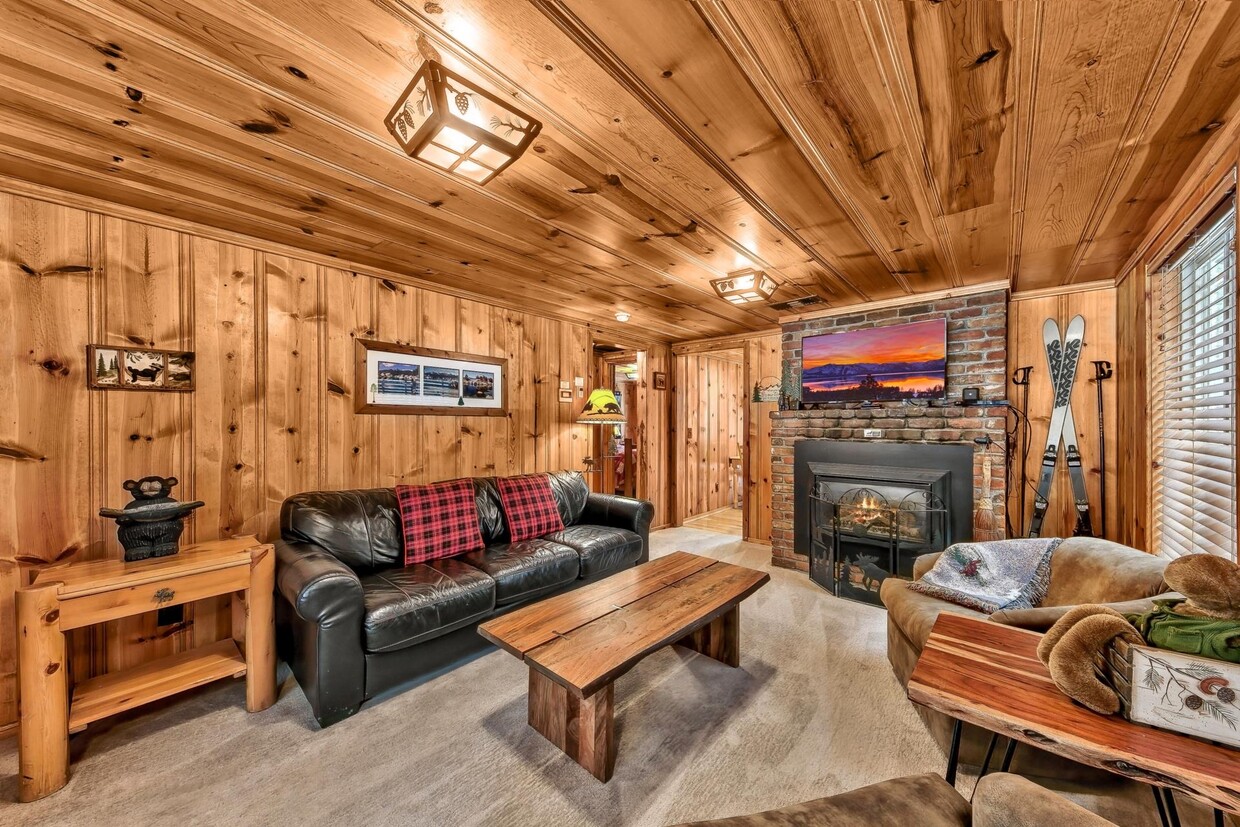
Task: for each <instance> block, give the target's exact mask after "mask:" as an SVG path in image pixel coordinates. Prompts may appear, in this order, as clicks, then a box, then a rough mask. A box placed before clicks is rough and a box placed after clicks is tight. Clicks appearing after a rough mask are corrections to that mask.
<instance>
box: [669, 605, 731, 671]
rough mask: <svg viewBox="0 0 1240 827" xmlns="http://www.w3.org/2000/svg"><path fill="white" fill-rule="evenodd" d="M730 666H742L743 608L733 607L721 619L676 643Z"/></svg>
mask: <svg viewBox="0 0 1240 827" xmlns="http://www.w3.org/2000/svg"><path fill="white" fill-rule="evenodd" d="M676 645H677V646H684V647H685V648H686V649H692V650H693V651H695V652H700V653H701V654H703V655H706V656H707V657H709V658H714V659H715V660H717V661H721V662H722V663H726V664H727V665H728V666H740V665H741V607H740V606H733V607H732V608H731V609H729V610H728V611H727V612H725V613H724V614H723V615H721V616H720V617H717V618H715V619H714V620H712V621H711V622H710V623H707V624H706V625H705V626H703V627H702V628H700V629H698V630H697V631H695V632H690V633H689V634H687V635H685V636H684V637H682V638H681V639H680V640H678V641H676Z"/></svg>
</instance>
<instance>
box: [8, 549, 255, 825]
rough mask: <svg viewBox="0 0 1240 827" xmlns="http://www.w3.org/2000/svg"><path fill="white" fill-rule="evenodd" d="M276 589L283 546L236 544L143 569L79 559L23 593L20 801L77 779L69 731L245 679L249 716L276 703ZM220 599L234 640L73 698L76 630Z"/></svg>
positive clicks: (113, 677)
mask: <svg viewBox="0 0 1240 827" xmlns="http://www.w3.org/2000/svg"><path fill="white" fill-rule="evenodd" d="M274 586H275V551H274V549H273V547H272V546H270V545H267V544H265V543H260V542H259V541H258V539H257V538H255V537H236V538H233V539H230V540H218V541H214V542H208V543H200V544H198V545H193V546H187V547H186V548H184V549H182V550H181V551H180V553H178V554H175V555H173V556H170V557H158V558H154V559H151V560H142V561H139V562H135V563H126V562H124V561H122V560H90V561H84V562H80V563H70V564H69V565H67V566H61V567H57V568H51V569H47V570H45V571H42V572H40V573H39V575H38V576H37V577H36V578H35V580H34V582H33V583H32V584H31V585H30V586H27V587H25V588H22V589H18V591H17V625H18V629H19V639H18V653H17V654H18V673H19V685H20V690H21V696H20V708H21V715H20V723H21V731H20V736H19V742H18V768H19V769H18V800H19V801H34V800H36V799H39V798H43V797H44V796H46V795H50V794H51V793H54V792H56V791H57V790H59V789H60V788H61V787H63V786H64V785H65V784H66V783H68V780H69V734H70V733H73V732H79V731H81V730H83V729H85V728H86V725H87V724H90V723H92V722H94V721H98V720H99V719H101V718H106V717H108V716H109V715H115V714H117V713H118V712H123V711H125V710H127V709H133V708H134V707H137V706H141V705H142V704H146V703H150V702H151V701H156V700H159V699H160V698H166V697H168V696H169V695H174V694H176V693H177V692H183V691H185V690H187V689H192V688H194V687H196V686H202V685H203V684H205V683H210V682H211V681H215V680H219V679H221V678H237V677H241V676H242V675H244V676H245V678H246V693H245V707H246V709H247V710H249V711H250V712H258V711H260V710H263V709H266V708H267V707H269V706H271V705H272V704H273V703H275V699H276V659H275V622H274V616H273V614H272V609H273V605H272V601H273V595H274ZM220 595H231V596H232V637H231V638H228V639H225V640H221V641H218V642H216V643H210V644H207V645H205V646H200V647H198V648H196V649H191V650H189V651H187V652H179V653H177V654H175V655H171V656H168V657H164V658H160V659H159V660H155V661H151V662H149V663H144V664H142V665H140V666H136V667H133V668H131V669H125V670H122V671H119V672H112V673H108V674H105V675H100V676H98V677H95V678H91V679H89V680H86V681H82V682H81V683H79V684H77V685H76V686H74V687H73V690H72V701H70V691H69V682H68V671H69V670H68V668H67V667H68V664H67V662H66V647H65V633H66V632H68V631H69V630H70V629H79V628H82V627H84V626H90V625H93V624H96V623H104V622H106V621H109V620H117V619H119V618H122V617H130V616H133V615H138V614H143V613H144V612H150V611H154V610H156V609H162V608H165V607H168V606H177V605H181V604H183V603H191V602H193V601H195V600H202V599H204V598H208V597H216V596H220Z"/></svg>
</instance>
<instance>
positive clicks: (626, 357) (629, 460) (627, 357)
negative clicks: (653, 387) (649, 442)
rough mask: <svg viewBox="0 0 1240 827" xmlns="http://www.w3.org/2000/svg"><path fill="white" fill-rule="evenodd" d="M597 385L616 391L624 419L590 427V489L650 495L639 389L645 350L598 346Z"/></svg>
mask: <svg viewBox="0 0 1240 827" xmlns="http://www.w3.org/2000/svg"><path fill="white" fill-rule="evenodd" d="M594 357H595V366H594V368H595V369H594V388H596V389H605V390H609V391H611V392H612V393H614V394H615V399H616V403H617V404H618V405H619V407H620V413H621V414H623V416H624V421H623V422H606V423H600V424H597V425H593V426H591V428H590V432H591V433H590V456H589V458H588V459H587V460H586V477H587V479H588V481H589V483H590V490H591V491H593V492H595V493H599V494H619V495H620V496H624V497H635V498H637V499H644V498H646V492H645V491H644V490H643V489H644V485H643V480H641V479H640V477H641V474H640V473H639V462H640V460H641V457H642V456H643V455H644V452H645V446H643V445H641V437H642V435H643V429H642V410H641V406H640V405H639V404H638V395H639V394H638V389H639V388H640V387H641V382H642V375H641V371H642V363H643V362H644V361H645V352H644V351H640V350H620V349H617V348H609V347H606V346H599V345H596V346H595V350H594Z"/></svg>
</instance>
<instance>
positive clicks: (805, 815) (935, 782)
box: [681, 773, 1111, 827]
mask: <svg viewBox="0 0 1240 827" xmlns="http://www.w3.org/2000/svg"><path fill="white" fill-rule="evenodd" d="M1110 823H1111V822H1109V821H1107V820H1106V819H1104V818H1102V817H1101V816H1097V815H1094V814H1093V813H1091V812H1089V811H1088V810H1086V809H1084V808H1083V807H1079V806H1077V805H1076V804H1073V803H1072V802H1071V801H1068V800H1067V799H1066V798H1061V797H1059V796H1058V795H1056V794H1055V793H1053V792H1051V791H1049V790H1046V789H1043V788H1042V787H1039V786H1038V785H1037V784H1034V783H1033V782H1032V781H1028V780H1026V779H1024V778H1021V777H1020V776H1018V775H1008V774H1006V773H994V774H992V775H987V776H986V777H985V778H983V779H982V780H981V781H979V782H978V785H977V790H976V792H975V793H974V794H973V803H972V806H970V804H969V802H968V801H965V800H964V798H962V797H961V795H960V793H958V792H956V790H955V789H953V788H952V787H951V786H950V785H949V784H948V783H947V782H946V781H944V780H943V779H942V777H940V776H937V775H911V776H908V777H907V778H895V779H892V780H891V781H883V782H882V783H880V784H871V785H870V786H868V787H862V788H860V789H857V790H852V791H850V792H846V793H841V794H840V795H833V796H831V797H830V798H819V799H817V800H815V801H807V802H805V803H804V804H794V805H792V806H790V807H783V808H781V809H778V810H768V811H767V812H764V813H754V814H753V815H747V816H735V817H733V818H723V819H719V820H717V821H698V822H694V823H693V825H681V827H809V825H823V827H826V825H831V827H875V826H876V825H884V824H890V825H897V824H898V825H917V827H969V825H972V827H1046V825H1059V827H1103V826H1104V825H1110Z"/></svg>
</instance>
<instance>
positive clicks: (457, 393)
mask: <svg viewBox="0 0 1240 827" xmlns="http://www.w3.org/2000/svg"><path fill="white" fill-rule="evenodd" d="M354 353H355V359H354V376H353V379H354V385H353V387H354V391H355V392H354V395H353V396H354V405H353V410H354V412H355V413H359V414H402V415H411V414H412V415H423V416H507V415H508V376H507V373H508V360H507V359H503V358H499V357H495V356H482V355H479V354H474V353H461V352H459V351H451V350H436V349H434V348H425V347H410V346H409V345H402V344H398V343H396V342H380V341H375V340H371V339H357V340H356V343H355V345H354Z"/></svg>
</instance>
